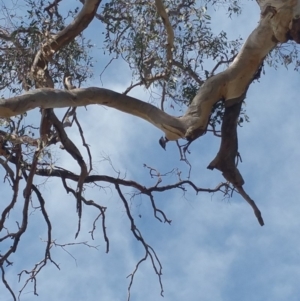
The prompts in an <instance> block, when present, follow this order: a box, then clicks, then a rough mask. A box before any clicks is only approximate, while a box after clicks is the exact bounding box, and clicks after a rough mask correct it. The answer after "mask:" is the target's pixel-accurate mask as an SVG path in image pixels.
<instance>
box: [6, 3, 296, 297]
mask: <svg viewBox="0 0 300 301" xmlns="http://www.w3.org/2000/svg"><path fill="white" fill-rule="evenodd" d="M256 6H257V4H256V3H255V2H249V3H248V4H247V5H245V9H244V14H243V15H241V16H240V17H238V18H233V19H229V18H228V17H227V16H226V14H225V13H224V10H219V11H217V12H214V11H211V12H210V13H211V15H213V16H214V15H216V17H217V18H215V19H214V18H212V26H213V28H215V30H216V32H218V31H220V30H221V29H224V30H226V31H227V32H228V33H230V37H237V36H239V35H241V36H242V37H243V38H246V37H247V35H248V34H249V33H250V32H251V31H252V30H253V29H254V27H255V26H256V24H257V22H258V19H259V14H258V9H257V7H256ZM216 20H217V21H216ZM220 20H221V21H220ZM98 27H99V22H98V21H94V22H93V24H92V26H91V30H90V31H87V34H88V35H93V33H94V32H95V31H94V30H93V29H96V28H98ZM98 31H99V30H98ZM92 37H93V41H94V43H95V44H96V45H97V46H99V47H100V46H101V41H100V38H99V36H98V35H94V36H92ZM95 59H97V61H98V64H97V67H98V68H99V69H96V70H95V78H94V79H93V80H92V81H91V82H90V83H89V84H87V86H89V85H98V86H101V85H100V84H99V77H98V76H99V73H100V72H101V71H99V70H102V68H103V66H104V65H105V64H106V61H104V58H103V56H102V52H101V51H99V50H98V51H95ZM102 81H103V86H104V87H105V88H109V89H113V90H115V91H119V92H123V91H124V90H125V89H126V87H127V86H128V84H129V83H130V73H129V72H128V70H127V69H125V66H124V64H123V63H120V64H119V65H118V62H115V63H114V64H113V65H112V66H111V67H110V68H109V70H108V72H107V73H106V74H105V76H104V77H103V78H102ZM298 87H299V74H298V73H296V72H294V71H293V70H292V68H291V70H286V69H285V68H279V70H277V71H274V70H271V69H270V68H268V67H266V75H262V77H261V79H260V82H259V83H258V82H256V83H255V84H253V85H252V86H251V87H250V89H249V92H248V96H247V99H246V103H247V113H248V115H249V117H250V121H251V122H250V123H248V124H246V125H244V127H243V128H240V129H239V151H240V153H241V155H242V158H243V163H242V164H240V165H239V168H240V170H241V172H242V174H243V177H244V179H245V181H246V184H245V189H246V191H247V192H248V193H249V194H250V196H251V197H252V198H253V199H254V200H255V202H256V203H257V205H258V207H259V208H260V210H261V211H262V214H263V217H264V220H265V226H264V227H260V226H259V224H258V223H257V221H256V218H255V217H254V215H253V212H252V210H251V208H250V207H249V205H248V204H247V203H246V202H245V201H244V200H243V199H242V198H241V197H240V196H239V195H237V194H235V195H234V196H233V198H231V199H229V200H228V199H225V200H224V199H223V197H222V195H221V194H214V195H209V194H205V193H203V194H198V195H195V193H194V192H193V191H192V190H188V191H187V192H186V194H185V195H183V193H182V191H180V190H174V191H170V192H167V193H163V194H155V198H156V201H157V206H158V207H160V208H161V209H163V210H164V212H165V213H166V215H167V216H168V218H170V219H171V220H172V224H171V225H168V224H162V223H160V222H159V221H157V220H155V219H154V217H153V213H152V211H151V206H150V203H149V200H148V199H147V198H144V197H143V198H141V197H136V198H135V199H133V200H132V201H131V202H130V205H131V209H132V213H133V216H134V218H135V220H136V223H137V225H138V226H139V227H140V230H141V232H142V234H143V236H144V238H145V240H146V241H147V242H148V243H149V244H150V245H151V246H152V247H153V248H154V249H155V250H156V252H157V255H158V256H159V258H160V261H161V263H162V265H163V277H162V281H163V286H164V299H161V297H160V288H159V283H158V280H157V277H156V276H155V274H154V272H153V269H152V267H151V265H150V262H149V261H147V262H145V263H144V264H142V265H141V266H140V269H139V271H138V273H137V275H136V277H135V281H134V284H133V287H132V292H131V300H144V301H148V300H149V301H150V300H167V301H171V300H172V301H179V300H188V301H196V300H197V301H198V300H201V301H212V300H217V301H238V300H243V301H248V300H249V301H250V300H251V301H262V300H272V301H281V300H289V301H293V300H298V299H299V295H300V288H299V284H298V279H299V276H300V242H299V239H298V237H299V229H300V219H299V215H300V202H299V196H300V185H299V184H300V183H299V173H300V172H299V171H300V152H299V149H300V142H299V130H300V124H299V109H298V108H299V103H298V98H299V97H298V93H297V92H298V91H297V89H298ZM132 95H133V96H136V97H138V98H140V99H143V100H146V101H147V99H148V94H147V91H144V90H143V89H137V90H135V91H133V93H132ZM79 114H80V115H81V121H82V126H83V129H84V130H85V132H86V136H85V137H86V141H87V142H88V143H89V144H90V145H91V151H92V153H93V160H94V162H93V164H94V167H95V171H96V172H98V173H99V174H110V175H114V176H117V174H116V173H115V171H114V170H113V168H112V167H111V165H110V164H109V162H108V161H103V157H109V158H110V159H111V161H112V163H113V166H114V168H115V170H117V171H119V172H120V176H121V177H125V176H126V179H132V180H136V181H139V182H140V183H142V184H143V185H146V186H150V185H153V184H154V183H155V182H154V180H153V179H151V178H150V177H149V172H148V170H147V169H145V168H143V164H144V163H145V164H147V165H149V166H152V167H154V168H157V169H158V170H159V171H161V172H162V173H163V172H168V171H170V170H171V169H172V168H175V167H177V168H179V169H181V170H182V172H183V173H182V174H183V177H184V176H186V175H187V166H186V165H184V163H182V162H180V161H179V156H178V151H177V150H176V147H175V144H168V145H167V151H166V152H165V151H163V149H162V148H161V147H160V146H159V144H158V139H159V138H160V137H161V135H162V134H161V132H160V131H159V130H158V129H156V128H154V127H153V126H152V125H151V124H148V123H146V122H145V121H143V120H139V119H137V118H135V117H132V116H129V115H125V114H123V113H120V112H118V111H116V110H113V109H109V108H105V107H100V106H93V107H89V108H88V109H87V111H86V110H85V109H84V108H81V109H80V110H79ZM69 133H70V137H71V138H72V139H73V141H75V142H77V144H78V145H79V146H80V145H81V141H80V137H78V134H77V132H76V131H69ZM218 145H219V141H218V140H217V139H216V138H212V137H203V138H200V139H199V140H198V141H196V142H194V143H193V144H192V145H191V148H190V150H191V155H190V156H189V161H190V162H191V163H192V165H193V169H192V180H193V181H194V182H195V184H196V185H198V186H201V187H214V186H216V185H217V184H218V183H219V182H221V181H222V176H221V175H220V173H219V172H218V171H209V170H207V169H206V166H207V165H208V163H209V162H210V161H211V160H212V159H213V158H214V156H215V154H216V152H217V150H218ZM81 149H82V150H83V148H81ZM83 153H84V154H85V152H84V151H83ZM53 155H54V157H55V158H57V165H61V166H64V167H66V168H70V169H71V170H75V171H77V170H78V167H77V166H76V164H75V162H74V161H73V160H72V159H71V158H69V156H67V155H66V154H64V153H61V152H60V151H59V150H58V149H57V150H54V151H53ZM85 158H86V159H87V156H86V155H85ZM45 180H46V179H41V180H39V179H38V178H36V183H43V182H45ZM166 181H173V182H175V181H176V177H175V176H173V177H172V176H170V177H169V178H167V179H166ZM75 185H76V184H75V183H74V184H73V187H76V186H75ZM2 187H3V188H2ZM2 187H1V189H3V190H1V192H2V193H3V194H4V195H5V193H6V190H5V188H4V184H2ZM60 187H61V184H60V182H59V181H58V180H57V179H48V180H47V181H46V183H45V184H44V185H41V186H40V189H41V191H42V193H43V195H44V197H45V199H46V202H47V210H48V213H49V216H50V218H51V219H52V224H53V237H54V238H55V239H57V242H58V243H66V242H74V235H75V232H76V229H77V228H76V227H77V215H76V210H75V205H74V201H72V198H71V196H69V195H66V193H65V191H64V190H63V189H61V188H60ZM124 192H127V193H130V192H131V190H130V189H127V190H124ZM85 197H86V198H87V199H94V200H95V201H98V202H99V203H100V204H102V205H104V206H107V207H108V209H107V213H106V220H107V233H108V235H109V239H110V252H109V253H108V254H106V253H105V244H104V241H103V239H102V231H101V229H100V224H98V231H97V232H96V235H95V241H91V238H90V235H89V233H88V232H89V231H90V230H91V228H92V222H93V218H94V217H95V213H94V212H93V211H91V210H90V209H89V208H86V207H84V210H83V220H82V230H81V233H80V235H79V237H78V238H77V240H76V242H82V241H89V243H91V244H93V245H98V250H95V249H92V248H90V249H89V248H87V247H84V246H70V247H67V248H66V250H67V251H68V252H69V253H70V254H72V256H70V254H68V253H67V252H65V251H64V250H62V249H59V248H54V249H53V250H52V257H53V259H54V260H55V261H56V262H57V263H59V265H60V267H61V270H60V271H59V270H57V269H56V268H55V267H54V266H53V265H51V264H48V266H46V267H45V268H44V269H43V271H42V272H41V273H40V275H39V277H38V283H37V285H38V293H39V297H35V296H33V294H32V287H31V286H30V284H29V286H28V287H27V288H26V289H25V291H24V293H23V295H22V296H21V300H24V301H28V300H32V299H36V300H43V301H44V300H45V301H48V300H49V301H50V300H56V299H60V300H63V301H69V300H86V301H94V300H101V301H109V300H120V301H121V300H122V301H123V300H126V298H127V286H128V283H129V282H128V279H126V276H127V275H128V274H130V273H131V271H132V270H133V269H134V267H135V264H136V262H137V261H138V260H139V259H140V258H141V257H142V256H143V255H144V250H143V248H142V247H141V245H140V244H139V243H138V242H137V241H136V240H135V239H134V238H133V236H132V234H131V232H130V224H129V221H128V219H127V217H126V213H125V211H124V207H123V205H122V202H121V201H120V199H119V197H118V195H117V193H116V191H115V190H114V187H113V186H111V187H110V186H107V187H106V188H105V189H104V188H99V187H94V188H93V189H87V190H86V192H85ZM127 197H128V198H129V196H128V195H127ZM8 198H9V197H8ZM2 200H5V198H2ZM19 202H20V203H21V202H22V199H21V198H20V199H19ZM139 215H141V216H142V217H141V218H139ZM16 216H17V210H15V212H14V213H13V214H12V215H11V216H10V222H11V225H15V218H16ZM28 230H29V231H28V233H27V234H26V235H25V236H24V237H23V238H22V239H21V242H20V246H19V251H18V252H17V253H16V254H15V255H14V257H13V259H14V265H13V267H12V268H9V269H7V279H8V281H9V282H10V284H11V286H12V288H13V289H14V290H15V291H18V290H19V289H20V288H21V287H22V285H23V283H24V282H23V281H24V280H23V279H21V282H20V283H18V281H17V277H16V274H17V273H19V272H20V270H22V269H31V267H32V266H33V264H34V263H35V262H36V261H38V260H40V259H42V258H43V255H44V248H43V247H44V243H43V242H42V241H41V240H43V239H45V238H46V225H45V222H44V221H43V220H42V218H41V214H40V212H38V211H35V212H32V214H31V220H30V223H29V229H28ZM73 257H74V258H76V261H75V260H74V258H73ZM0 296H1V300H5V301H9V300H11V296H10V295H9V293H8V292H7V291H6V289H5V288H4V287H3V286H0Z"/></svg>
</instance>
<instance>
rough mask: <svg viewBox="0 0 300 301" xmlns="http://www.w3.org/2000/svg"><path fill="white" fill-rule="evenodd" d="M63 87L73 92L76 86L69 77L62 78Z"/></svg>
mask: <svg viewBox="0 0 300 301" xmlns="http://www.w3.org/2000/svg"><path fill="white" fill-rule="evenodd" d="M64 87H65V89H66V90H73V89H76V86H74V85H73V83H72V77H71V76H64Z"/></svg>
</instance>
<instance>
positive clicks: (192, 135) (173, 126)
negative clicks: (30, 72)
mask: <svg viewBox="0 0 300 301" xmlns="http://www.w3.org/2000/svg"><path fill="white" fill-rule="evenodd" d="M258 2H259V4H260V6H261V12H262V14H261V19H260V22H259V25H258V26H257V28H256V29H255V30H254V31H253V32H252V33H251V34H250V36H249V37H248V39H247V40H246V42H245V44H244V46H243V47H242V49H241V51H240V52H239V54H238V55H237V56H236V58H235V59H234V61H233V63H232V64H231V65H230V66H229V67H228V69H227V70H225V71H224V72H221V73H219V74H217V75H215V76H213V77H211V78H209V79H208V80H207V81H206V82H205V83H204V84H203V85H202V86H201V88H200V90H199V92H198V93H197V95H196V96H195V98H194V99H193V101H192V103H191V105H190V107H189V108H188V110H187V112H186V113H185V115H184V116H182V117H180V118H176V117H172V116H170V115H168V114H166V113H164V112H162V111H161V110H159V109H158V108H156V107H154V106H152V105H150V104H147V103H144V102H142V101H140V100H138V99H135V98H132V97H129V96H125V95H121V94H119V93H116V92H113V91H109V90H105V89H99V88H88V89H75V90H72V92H67V91H59V90H51V89H42V90H36V91H32V92H29V93H27V94H24V95H21V96H18V97H14V98H10V99H7V100H2V101H1V104H0V116H2V117H9V116H13V115H17V114H21V113H24V112H26V111H27V110H30V109H34V108H36V107H41V108H62V107H68V106H85V105H89V104H102V105H106V106H109V107H113V108H115V109H117V110H120V111H123V112H126V113H129V114H132V115H135V116H138V117H140V118H143V119H145V120H147V121H149V122H151V123H152V124H154V125H155V126H156V127H158V128H160V129H161V130H162V131H163V132H165V134H166V137H167V138H168V140H177V139H179V138H187V139H188V140H194V139H196V138H198V137H199V136H201V135H203V134H204V132H205V130H206V127H207V123H208V120H209V116H210V113H211V109H212V106H213V105H214V104H215V103H216V102H218V101H219V100H221V99H223V100H225V102H226V104H227V105H231V104H233V103H235V102H236V101H238V99H239V98H240V96H241V95H243V94H244V93H245V91H246V90H247V88H248V86H249V84H250V83H251V80H252V79H253V77H254V75H255V73H256V72H257V70H258V69H259V67H260V65H261V63H262V61H263V60H264V58H265V56H266V55H267V54H268V53H269V52H270V51H271V50H272V49H273V48H274V47H275V46H276V45H277V44H278V43H279V42H280V43H283V42H286V41H287V40H288V39H291V38H293V37H294V39H295V40H297V37H298V31H297V22H296V21H295V20H294V19H295V18H297V16H298V15H300V7H299V6H300V5H299V4H298V2H299V1H292V0H289V1H285V2H282V1H276V0H269V1H266V0H265V1H258ZM98 5H99V1H96V0H90V1H85V4H84V8H83V9H82V11H81V12H80V13H79V15H78V17H77V18H76V19H75V20H74V22H73V23H71V24H70V25H69V26H67V27H66V28H65V29H64V30H63V31H62V32H61V33H60V34H59V35H58V36H56V37H54V40H55V41H53V42H51V43H49V45H48V44H47V45H48V46H47V47H48V48H47V47H46V48H47V49H48V50H49V51H48V50H47V49H46V48H45V50H44V52H45V53H49V55H50V54H51V53H52V52H53V51H54V52H55V51H56V50H57V49H59V47H62V46H63V45H65V44H66V43H68V41H69V38H70V34H71V35H72V38H73V37H74V36H76V35H77V34H78V33H79V32H81V30H83V28H85V27H84V26H87V23H85V22H83V25H82V24H79V23H80V20H81V21H82V20H84V21H86V19H89V16H90V17H91V16H92V14H93V13H95V10H96V8H97V7H98ZM89 20H90V19H89ZM76 24H77V26H75V25H76ZM291 30H292V31H291Z"/></svg>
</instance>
